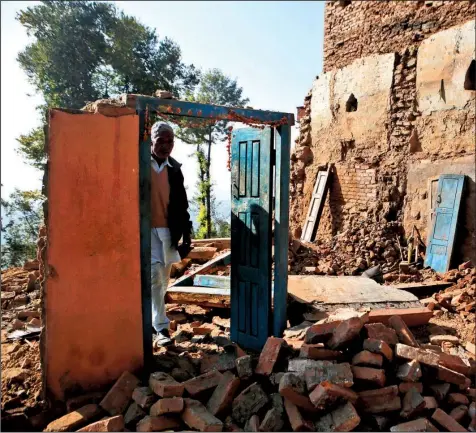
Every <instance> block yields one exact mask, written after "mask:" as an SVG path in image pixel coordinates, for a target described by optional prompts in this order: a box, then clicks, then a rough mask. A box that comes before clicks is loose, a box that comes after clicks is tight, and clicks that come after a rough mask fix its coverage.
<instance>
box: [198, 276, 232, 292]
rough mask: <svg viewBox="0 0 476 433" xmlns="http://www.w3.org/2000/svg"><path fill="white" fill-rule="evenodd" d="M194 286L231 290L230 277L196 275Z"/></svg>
mask: <svg viewBox="0 0 476 433" xmlns="http://www.w3.org/2000/svg"><path fill="white" fill-rule="evenodd" d="M193 285H194V286H198V287H215V288H218V289H228V290H229V289H230V277H227V276H219V275H196V276H195V278H194V279H193Z"/></svg>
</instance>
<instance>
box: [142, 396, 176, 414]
mask: <svg viewBox="0 0 476 433" xmlns="http://www.w3.org/2000/svg"><path fill="white" fill-rule="evenodd" d="M183 408H184V402H183V398H182V397H167V398H161V399H160V400H159V401H157V402H156V403H154V404H153V405H152V407H151V408H150V415H151V416H161V415H171V414H174V413H181V412H182V411H183Z"/></svg>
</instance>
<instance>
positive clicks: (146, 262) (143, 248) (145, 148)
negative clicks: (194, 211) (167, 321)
mask: <svg viewBox="0 0 476 433" xmlns="http://www.w3.org/2000/svg"><path fill="white" fill-rule="evenodd" d="M138 114H139V137H138V139H139V227H140V263H141V265H140V279H141V296H142V326H143V335H144V341H143V344H144V372H145V374H147V373H148V372H149V371H150V370H151V368H152V363H153V357H152V349H153V348H152V307H151V306H152V297H151V276H150V272H151V264H150V254H151V252H150V248H151V245H150V244H151V235H150V233H151V227H150V212H151V211H150V188H151V186H150V169H151V164H150V146H151V142H150V138H149V139H147V140H145V141H143V140H142V137H143V136H144V127H145V112H144V111H139V113H138Z"/></svg>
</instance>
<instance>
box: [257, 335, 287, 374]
mask: <svg viewBox="0 0 476 433" xmlns="http://www.w3.org/2000/svg"><path fill="white" fill-rule="evenodd" d="M284 344H285V343H284V340H283V339H282V338H276V337H269V338H268V339H267V340H266V344H265V345H264V347H263V349H262V351H261V354H260V357H259V361H258V365H257V366H256V369H255V373H256V374H262V375H265V376H269V375H270V374H271V373H272V372H273V368H274V366H275V365H276V362H277V361H278V358H279V355H280V353H281V349H282V348H283V347H284Z"/></svg>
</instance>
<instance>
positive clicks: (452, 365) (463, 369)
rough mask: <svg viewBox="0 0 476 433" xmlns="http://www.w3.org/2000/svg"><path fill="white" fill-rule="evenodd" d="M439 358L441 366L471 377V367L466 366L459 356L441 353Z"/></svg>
mask: <svg viewBox="0 0 476 433" xmlns="http://www.w3.org/2000/svg"><path fill="white" fill-rule="evenodd" d="M439 356H440V359H439V364H440V365H442V366H443V367H446V368H449V369H450V370H453V371H456V372H458V373H461V374H464V375H465V376H469V375H470V369H471V367H470V366H469V365H466V364H465V363H464V361H463V360H462V359H461V358H460V357H459V356H455V355H449V354H448V353H440V355H439Z"/></svg>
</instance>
